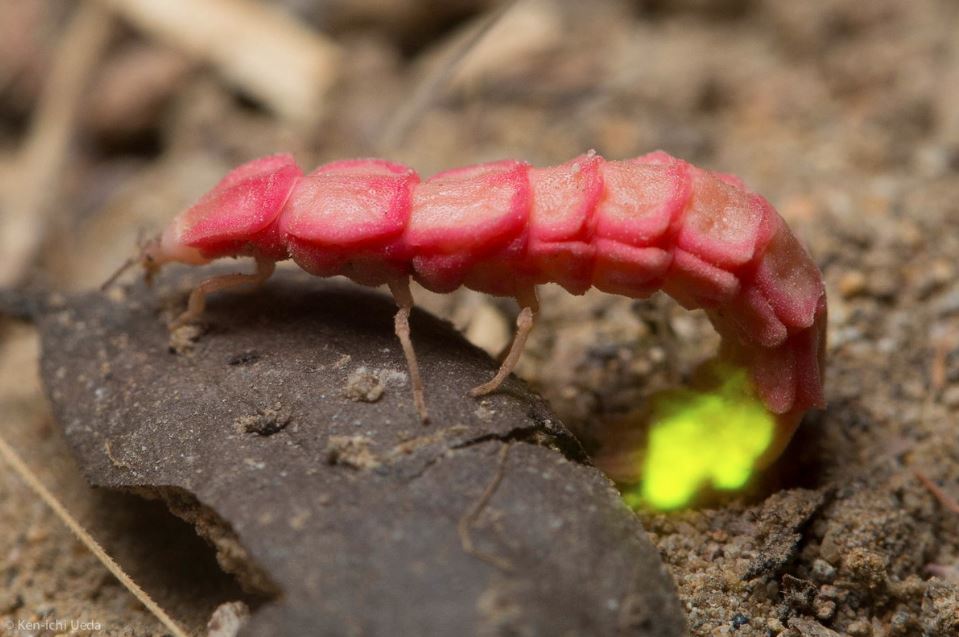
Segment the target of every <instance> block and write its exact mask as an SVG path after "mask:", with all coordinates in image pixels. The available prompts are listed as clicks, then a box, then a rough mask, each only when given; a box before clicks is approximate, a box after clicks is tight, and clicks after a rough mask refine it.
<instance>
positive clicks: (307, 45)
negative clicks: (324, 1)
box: [100, 0, 340, 124]
mask: <svg viewBox="0 0 959 637" xmlns="http://www.w3.org/2000/svg"><path fill="white" fill-rule="evenodd" d="M100 2H101V3H102V4H104V5H106V6H109V7H111V8H112V9H114V10H115V11H116V12H117V13H118V14H119V15H121V16H123V18H125V19H126V20H128V21H130V22H131V23H132V24H134V25H136V27H138V28H139V29H142V30H143V31H145V32H146V33H148V34H150V35H151V36H153V37H155V38H156V39H158V40H160V41H162V42H164V43H166V44H168V45H170V46H173V47H175V48H177V49H179V50H181V51H183V52H185V53H187V54H189V55H191V56H193V57H195V58H197V59H200V60H202V61H204V62H207V63H209V64H211V65H213V66H214V67H215V68H216V69H217V70H218V71H219V72H220V73H221V74H222V75H223V76H224V77H225V78H227V79H228V80H229V81H230V82H232V83H233V84H235V85H236V86H238V87H239V88H241V89H242V90H244V91H246V92H247V93H249V94H250V95H252V96H253V97H256V98H258V99H260V100H262V101H263V102H264V103H266V104H267V105H268V106H269V107H270V108H271V109H272V110H273V111H275V112H277V113H279V114H280V115H282V116H284V117H286V118H288V119H290V120H293V121H296V122H298V123H301V124H302V123H309V122H312V121H315V120H316V119H317V118H318V117H319V115H320V113H321V112H322V109H323V106H324V102H325V98H326V95H327V93H328V92H329V90H330V88H332V86H333V84H334V83H335V82H336V79H337V76H338V73H339V67H340V51H339V47H337V45H336V44H334V43H333V42H332V41H331V40H329V39H328V38H326V37H325V36H323V35H322V34H320V33H317V32H315V31H313V30H311V29H309V28H307V27H305V26H303V25H302V24H300V23H299V22H297V21H296V20H295V19H293V18H291V17H290V16H288V15H286V14H285V13H283V12H282V11H280V10H279V9H277V8H275V7H272V6H269V5H268V4H267V3H262V4H261V3H259V2H254V1H253V0H163V1H162V2H157V1H156V0H100Z"/></svg>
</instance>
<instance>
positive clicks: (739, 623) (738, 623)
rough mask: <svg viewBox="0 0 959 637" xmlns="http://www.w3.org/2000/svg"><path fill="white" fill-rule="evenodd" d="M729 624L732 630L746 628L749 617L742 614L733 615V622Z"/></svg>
mask: <svg viewBox="0 0 959 637" xmlns="http://www.w3.org/2000/svg"><path fill="white" fill-rule="evenodd" d="M731 623H732V626H733V630H739V629H740V628H742V627H743V626H746V625H747V624H749V616H748V615H743V614H742V613H736V614H735V615H733V620H732V622H731Z"/></svg>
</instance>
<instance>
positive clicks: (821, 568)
mask: <svg viewBox="0 0 959 637" xmlns="http://www.w3.org/2000/svg"><path fill="white" fill-rule="evenodd" d="M812 576H813V579H814V580H816V581H817V582H819V583H820V584H830V583H832V581H833V580H834V579H835V578H836V567H834V566H833V565H832V564H830V563H829V562H827V561H826V560H823V559H816V560H815V561H814V562H813V563H812Z"/></svg>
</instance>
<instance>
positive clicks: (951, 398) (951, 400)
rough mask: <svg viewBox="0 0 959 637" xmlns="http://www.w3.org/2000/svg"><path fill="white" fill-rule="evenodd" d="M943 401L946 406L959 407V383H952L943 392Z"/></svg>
mask: <svg viewBox="0 0 959 637" xmlns="http://www.w3.org/2000/svg"><path fill="white" fill-rule="evenodd" d="M942 403H943V404H944V405H945V406H946V407H950V408H956V407H959V385H950V386H949V387H947V388H946V390H945V391H944V392H942Z"/></svg>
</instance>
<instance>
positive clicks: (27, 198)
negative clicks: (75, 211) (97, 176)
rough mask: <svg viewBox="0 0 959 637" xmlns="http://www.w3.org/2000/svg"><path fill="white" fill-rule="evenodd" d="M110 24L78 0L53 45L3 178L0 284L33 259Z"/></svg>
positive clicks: (16, 278) (18, 275)
mask: <svg viewBox="0 0 959 637" xmlns="http://www.w3.org/2000/svg"><path fill="white" fill-rule="evenodd" d="M111 24H112V23H111V20H110V17H109V15H108V14H107V13H106V12H105V11H103V9H102V8H101V7H98V6H96V5H82V6H80V7H79V8H78V9H77V12H76V15H75V16H74V17H73V20H72V21H71V23H70V25H69V26H68V28H67V31H66V33H65V34H64V36H63V40H62V42H61V44H60V47H59V49H58V50H57V53H56V58H55V60H54V63H53V68H52V70H51V72H50V77H49V79H48V80H47V83H46V86H44V89H43V95H42V96H41V98H40V104H39V106H38V107H37V111H36V114H35V115H34V118H33V121H32V122H31V126H30V132H29V133H28V136H27V139H26V141H25V142H24V145H23V147H22V149H21V151H20V158H19V161H18V164H19V165H18V166H17V170H16V171H15V174H14V177H13V178H12V179H10V183H8V184H5V191H6V192H4V193H3V194H4V208H5V211H6V214H4V215H3V216H2V217H0V254H2V255H3V261H4V263H3V266H4V267H2V268H0V287H5V286H14V285H17V284H18V283H21V282H22V281H23V279H24V278H25V277H26V274H27V271H28V269H29V267H30V266H31V264H32V263H33V261H34V256H35V255H36V252H37V249H38V248H39V246H40V242H41V241H42V239H43V235H44V233H45V232H46V228H47V226H48V225H49V221H50V219H49V217H50V215H51V212H52V208H51V206H52V204H53V202H54V201H55V199H56V195H57V192H58V188H57V183H58V181H59V179H60V176H61V174H62V172H63V166H64V163H65V160H66V156H67V150H68V148H69V146H70V141H71V139H72V138H73V132H74V130H75V124H76V120H77V113H78V111H79V105H80V101H81V97H82V96H83V92H84V89H85V88H86V87H87V85H88V84H89V81H90V77H91V76H92V74H93V70H94V68H95V67H96V63H97V60H99V59H100V56H101V54H102V52H103V50H104V49H105V48H106V45H107V43H108V41H109V39H110V33H111Z"/></svg>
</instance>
